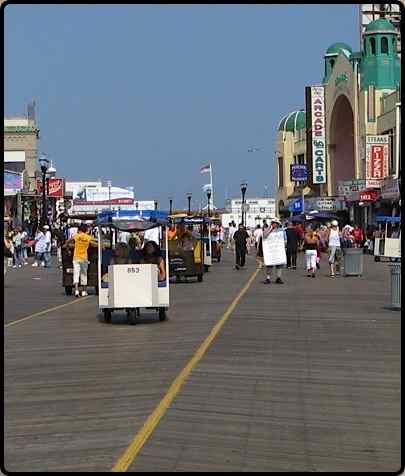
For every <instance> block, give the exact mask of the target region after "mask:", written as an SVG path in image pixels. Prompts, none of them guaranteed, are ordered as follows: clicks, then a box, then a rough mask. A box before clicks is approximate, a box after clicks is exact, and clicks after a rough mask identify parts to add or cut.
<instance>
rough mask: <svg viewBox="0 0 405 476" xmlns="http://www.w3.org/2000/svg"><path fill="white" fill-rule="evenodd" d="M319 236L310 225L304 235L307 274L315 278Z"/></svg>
mask: <svg viewBox="0 0 405 476" xmlns="http://www.w3.org/2000/svg"><path fill="white" fill-rule="evenodd" d="M317 248H318V238H317V236H316V234H315V232H314V230H313V229H312V228H311V227H308V229H307V231H306V233H305V235H304V251H305V262H306V268H307V276H308V277H310V276H312V277H313V278H315V270H316V259H317Z"/></svg>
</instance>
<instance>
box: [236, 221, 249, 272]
mask: <svg viewBox="0 0 405 476" xmlns="http://www.w3.org/2000/svg"><path fill="white" fill-rule="evenodd" d="M248 239H249V234H248V232H247V231H246V230H245V227H244V226H243V225H242V223H241V224H240V225H239V229H238V230H237V231H235V233H234V235H233V240H234V243H235V258H236V264H235V269H240V268H243V267H244V266H245V262H246V252H247V240H248Z"/></svg>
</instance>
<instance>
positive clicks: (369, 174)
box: [366, 135, 389, 179]
mask: <svg viewBox="0 0 405 476" xmlns="http://www.w3.org/2000/svg"><path fill="white" fill-rule="evenodd" d="M388 156H389V136H388V135H379V136H367V137H366V178H367V179H382V178H384V177H386V176H387V175H388Z"/></svg>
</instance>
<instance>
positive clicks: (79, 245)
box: [63, 224, 98, 297]
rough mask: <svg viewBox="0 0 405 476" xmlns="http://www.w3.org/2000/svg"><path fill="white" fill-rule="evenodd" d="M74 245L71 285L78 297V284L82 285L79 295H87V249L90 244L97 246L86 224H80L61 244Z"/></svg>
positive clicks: (65, 245)
mask: <svg viewBox="0 0 405 476" xmlns="http://www.w3.org/2000/svg"><path fill="white" fill-rule="evenodd" d="M72 245H74V252H73V285H74V287H75V296H76V297H79V296H80V292H79V284H81V285H82V292H81V295H82V296H83V297H84V296H87V290H86V287H87V270H88V265H89V258H88V254H87V250H88V248H89V246H90V245H92V246H98V242H97V240H96V239H95V238H93V237H92V236H91V235H89V234H88V233H87V226H86V225H84V224H82V225H80V226H79V230H78V232H77V233H76V235H74V236H73V238H70V239H69V240H68V241H67V242H66V243H65V244H64V245H63V246H64V247H66V248H67V247H69V246H72Z"/></svg>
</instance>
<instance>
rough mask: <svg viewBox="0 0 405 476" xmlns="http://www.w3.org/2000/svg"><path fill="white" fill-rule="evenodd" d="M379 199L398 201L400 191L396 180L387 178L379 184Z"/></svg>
mask: <svg viewBox="0 0 405 476" xmlns="http://www.w3.org/2000/svg"><path fill="white" fill-rule="evenodd" d="M381 198H383V199H388V200H399V198H400V191H399V182H398V179H393V178H391V177H389V178H386V179H384V180H383V181H382V182H381Z"/></svg>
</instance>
